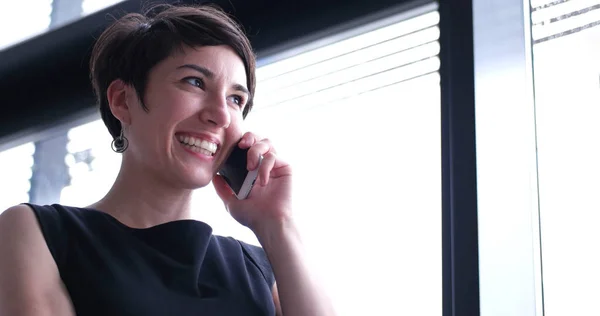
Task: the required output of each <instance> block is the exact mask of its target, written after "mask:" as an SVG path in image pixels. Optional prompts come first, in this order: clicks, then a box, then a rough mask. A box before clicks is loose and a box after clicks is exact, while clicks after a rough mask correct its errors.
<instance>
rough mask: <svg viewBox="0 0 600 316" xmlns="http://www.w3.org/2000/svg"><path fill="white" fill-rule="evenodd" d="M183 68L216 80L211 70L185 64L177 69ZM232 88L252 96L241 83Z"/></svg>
mask: <svg viewBox="0 0 600 316" xmlns="http://www.w3.org/2000/svg"><path fill="white" fill-rule="evenodd" d="M183 68H189V69H193V70H195V71H197V72H199V73H201V74H203V75H204V76H205V77H206V78H208V79H214V78H215V73H214V72H212V71H210V70H209V69H207V68H205V67H202V66H198V65H194V64H185V65H181V66H179V67H177V69H183ZM232 88H233V89H234V90H236V91H239V92H243V93H245V94H247V95H248V96H250V91H248V89H247V88H246V87H244V86H243V85H241V84H239V83H236V84H234V85H233V86H232Z"/></svg>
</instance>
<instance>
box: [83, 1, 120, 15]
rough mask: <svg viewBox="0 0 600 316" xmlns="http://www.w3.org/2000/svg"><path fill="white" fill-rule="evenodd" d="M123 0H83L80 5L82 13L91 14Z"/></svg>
mask: <svg viewBox="0 0 600 316" xmlns="http://www.w3.org/2000/svg"><path fill="white" fill-rule="evenodd" d="M123 1H124V0H83V4H82V6H81V9H82V14H83V15H88V14H92V13H94V12H96V11H100V10H102V9H104V8H108V7H110V6H111V5H115V4H117V3H119V2H123Z"/></svg>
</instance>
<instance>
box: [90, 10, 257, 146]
mask: <svg viewBox="0 0 600 316" xmlns="http://www.w3.org/2000/svg"><path fill="white" fill-rule="evenodd" d="M217 45H227V46H229V47H231V48H232V49H233V50H234V51H235V52H236V53H237V54H238V55H239V57H240V58H241V59H242V61H243V63H244V67H245V69H246V81H247V82H246V84H247V88H248V90H249V91H250V96H249V99H248V102H247V104H246V107H245V108H244V111H243V117H244V118H245V117H246V115H247V114H248V112H250V109H251V108H252V101H253V96H254V91H255V87H256V74H255V71H256V58H255V55H254V52H253V50H252V47H251V46H250V41H249V40H248V38H247V37H246V35H245V34H244V32H243V31H242V28H241V27H240V25H239V24H237V23H236V22H235V21H234V20H233V19H232V18H231V17H230V16H229V15H227V14H226V13H225V12H223V11H222V10H221V9H219V8H218V7H216V6H212V5H167V4H162V5H157V6H153V7H151V8H149V9H147V10H144V13H142V14H139V13H129V14H127V15H125V16H123V17H121V18H120V19H118V20H116V21H115V22H113V23H112V24H111V25H110V26H108V28H107V29H106V30H105V31H104V32H103V33H102V34H101V35H100V37H99V38H98V40H97V41H96V43H95V45H94V48H93V50H92V55H91V59H90V79H91V81H92V85H93V88H94V92H95V94H96V98H97V102H98V106H99V108H100V115H101V116H102V120H103V121H104V124H105V125H106V127H107V128H108V131H109V132H110V134H111V135H112V136H113V138H116V137H118V136H119V134H120V133H121V123H120V122H119V120H118V119H117V118H115V117H114V116H113V114H112V112H111V111H110V108H109V106H108V99H107V95H106V91H107V89H108V86H109V85H110V84H111V82H113V81H114V80H116V79H121V80H123V82H124V83H125V84H128V85H131V86H133V87H134V89H135V91H136V93H137V95H138V98H139V99H140V101H141V104H142V107H143V108H144V110H146V111H148V108H147V107H146V105H145V103H144V93H145V91H146V84H147V81H148V74H149V72H150V70H151V69H152V68H153V67H154V66H156V64H158V63H159V62H161V61H162V60H164V59H165V58H167V57H168V56H170V55H171V54H173V52H175V51H176V50H181V49H183V47H184V46H189V47H198V46H217Z"/></svg>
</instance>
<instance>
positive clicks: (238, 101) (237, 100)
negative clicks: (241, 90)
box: [229, 95, 244, 108]
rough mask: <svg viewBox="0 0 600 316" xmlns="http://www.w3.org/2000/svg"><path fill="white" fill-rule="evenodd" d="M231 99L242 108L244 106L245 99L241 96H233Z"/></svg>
mask: <svg viewBox="0 0 600 316" xmlns="http://www.w3.org/2000/svg"><path fill="white" fill-rule="evenodd" d="M229 99H230V100H231V101H232V102H233V103H234V104H236V105H237V106H239V107H240V108H241V107H243V106H244V98H243V97H241V96H239V95H232V96H230V97H229Z"/></svg>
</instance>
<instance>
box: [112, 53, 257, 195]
mask: <svg viewBox="0 0 600 316" xmlns="http://www.w3.org/2000/svg"><path fill="white" fill-rule="evenodd" d="M129 95H132V94H131V93H129V94H128V97H127V99H128V100H127V101H128V102H127V104H128V108H129V113H130V117H131V121H130V125H129V126H128V127H127V128H126V130H125V135H126V137H127V138H128V139H129V148H128V150H127V151H126V152H125V155H126V156H125V157H124V158H125V160H126V161H131V162H132V163H134V164H135V165H136V166H143V167H144V168H143V169H142V171H143V172H150V173H152V174H153V175H155V176H157V177H159V178H161V179H160V180H161V181H166V182H168V183H169V184H170V185H172V186H174V187H177V188H185V189H195V188H198V187H203V186H205V185H207V184H208V183H209V182H210V181H211V180H212V178H213V175H214V174H215V173H216V171H217V168H218V167H219V165H220V164H221V162H223V161H224V159H225V158H226V156H227V153H228V151H229V150H230V149H231V148H232V146H234V145H236V143H237V141H238V140H239V139H240V138H241V137H242V126H241V125H242V122H243V118H242V111H243V109H244V106H245V105H246V102H247V101H248V98H249V94H248V89H247V86H246V71H245V69H244V64H243V62H242V60H241V58H240V57H239V56H238V55H237V54H236V53H235V52H234V51H233V50H232V49H231V48H230V47H228V46H203V47H198V48H189V47H186V48H184V49H183V52H177V53H175V54H174V55H172V56H170V57H168V58H166V59H165V60H164V61H162V62H160V63H159V64H157V65H156V66H155V67H154V68H153V69H152V70H151V71H150V73H149V76H148V83H147V86H146V93H145V98H144V103H145V105H146V106H147V108H148V110H149V111H148V112H146V111H144V110H143V109H142V107H141V106H140V103H139V101H138V100H137V98H132V97H129ZM130 158H132V159H130Z"/></svg>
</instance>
